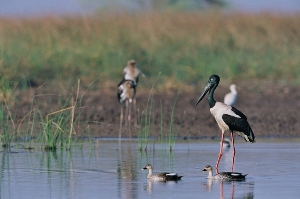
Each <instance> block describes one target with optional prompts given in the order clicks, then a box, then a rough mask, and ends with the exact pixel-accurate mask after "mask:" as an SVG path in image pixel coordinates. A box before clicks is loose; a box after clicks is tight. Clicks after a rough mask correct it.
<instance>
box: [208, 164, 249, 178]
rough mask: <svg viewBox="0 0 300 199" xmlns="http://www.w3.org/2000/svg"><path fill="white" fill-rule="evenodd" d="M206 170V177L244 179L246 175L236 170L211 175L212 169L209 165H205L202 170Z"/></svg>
mask: <svg viewBox="0 0 300 199" xmlns="http://www.w3.org/2000/svg"><path fill="white" fill-rule="evenodd" d="M205 171H207V172H208V176H207V178H208V179H215V180H245V178H246V175H248V174H242V173H237V172H220V173H218V174H216V175H213V169H212V167H211V166H210V165H206V166H205V167H204V169H203V170H202V172H205Z"/></svg>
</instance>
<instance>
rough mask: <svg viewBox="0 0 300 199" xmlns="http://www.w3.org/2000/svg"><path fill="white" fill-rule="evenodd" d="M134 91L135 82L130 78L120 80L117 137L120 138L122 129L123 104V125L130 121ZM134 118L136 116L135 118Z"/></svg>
mask: <svg viewBox="0 0 300 199" xmlns="http://www.w3.org/2000/svg"><path fill="white" fill-rule="evenodd" d="M135 93H136V83H135V81H132V80H122V81H121V82H120V83H119V85H118V100H119V102H120V104H121V113H120V132H119V138H121V131H122V121H123V104H124V103H125V104H126V114H125V115H126V117H127V118H126V119H125V125H127V122H128V123H129V125H130V122H131V104H132V102H133V100H134V98H135ZM135 119H136V118H135Z"/></svg>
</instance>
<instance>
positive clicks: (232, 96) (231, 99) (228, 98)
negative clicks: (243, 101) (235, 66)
mask: <svg viewBox="0 0 300 199" xmlns="http://www.w3.org/2000/svg"><path fill="white" fill-rule="evenodd" d="M229 88H230V93H227V94H226V95H225V97H224V104H227V105H229V106H233V105H234V104H235V103H236V100H237V92H236V85H235V84H231V85H230V87H229Z"/></svg>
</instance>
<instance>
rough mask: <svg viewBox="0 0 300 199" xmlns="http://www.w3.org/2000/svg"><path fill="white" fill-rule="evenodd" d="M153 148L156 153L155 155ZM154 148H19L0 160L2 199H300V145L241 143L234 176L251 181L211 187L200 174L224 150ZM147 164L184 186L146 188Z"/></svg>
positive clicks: (107, 143)
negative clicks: (172, 174) (242, 175)
mask: <svg viewBox="0 0 300 199" xmlns="http://www.w3.org/2000/svg"><path fill="white" fill-rule="evenodd" d="M154 148H155V149H154ZM166 148H167V145H165V144H163V145H159V144H155V145H154V144H150V145H148V152H147V153H145V152H139V151H138V150H137V143H136V141H122V143H121V145H119V143H118V141H113V140H98V142H97V144H95V145H94V146H91V145H90V144H88V143H87V144H84V145H83V148H79V147H73V148H72V150H71V151H65V150H62V151H57V152H56V153H53V152H41V151H38V150H37V151H33V152H29V151H25V150H23V149H20V148H18V147H17V146H15V147H13V148H12V149H11V151H1V153H0V188H1V189H0V191H1V192H0V196H1V198H298V197H299V195H300V180H299V177H300V174H299V172H298V171H299V166H300V159H299V155H300V142H298V141H282V140H281V141H280V142H279V141H278V140H276V141H272V140H264V141H263V142H257V143H255V144H249V143H244V142H242V141H238V142H237V143H236V160H235V161H236V163H235V171H237V172H242V173H247V174H248V176H247V178H246V180H245V181H240V182H238V181H235V182H226V181H209V180H207V179H206V176H207V173H202V172H201V170H202V169H203V167H204V166H205V165H207V164H211V165H212V166H213V167H214V165H215V163H216V160H217V155H218V150H219V143H218V141H214V142H212V141H210V142H203V141H197V142H192V143H191V142H190V143H188V142H183V143H176V145H175V149H174V151H173V152H169V151H168V150H166ZM147 163H151V164H153V165H154V173H155V172H160V171H174V172H177V173H179V174H180V175H183V176H184V177H183V178H182V180H181V181H178V182H168V183H161V182H152V183H151V182H148V181H147V179H146V176H147V171H142V170H141V168H143V167H144V166H145V165H146V164H147ZM230 168H231V150H229V151H224V155H223V158H222V160H221V163H220V166H219V171H230Z"/></svg>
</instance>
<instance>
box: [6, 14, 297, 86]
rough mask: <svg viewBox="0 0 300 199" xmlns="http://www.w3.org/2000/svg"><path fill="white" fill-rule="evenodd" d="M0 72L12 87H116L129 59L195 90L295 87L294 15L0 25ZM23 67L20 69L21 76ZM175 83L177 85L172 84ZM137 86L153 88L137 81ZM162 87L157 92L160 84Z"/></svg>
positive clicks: (165, 81)
mask: <svg viewBox="0 0 300 199" xmlns="http://www.w3.org/2000/svg"><path fill="white" fill-rule="evenodd" d="M0 35H1V37H0V40H1V41H0V43H1V45H0V49H1V54H0V56H1V58H0V59H1V62H2V71H1V73H3V74H5V75H6V78H8V79H9V80H12V81H19V80H20V79H31V80H35V81H37V82H38V83H39V84H42V83H45V82H52V83H53V82H54V84H57V82H60V83H61V84H63V85H66V86H68V85H74V84H76V81H77V79H81V82H82V85H88V84H90V83H91V82H94V85H95V87H96V88H99V87H101V85H107V84H108V85H112V83H106V82H113V83H116V84H117V82H118V81H119V79H120V78H121V75H122V69H123V67H124V66H125V64H126V62H127V60H128V59H132V58H133V59H136V60H137V63H138V64H139V65H140V68H142V70H143V71H144V73H146V74H147V76H148V78H147V81H149V80H151V79H152V80H154V79H155V77H156V76H157V74H158V73H159V72H161V76H162V78H161V80H160V82H159V83H160V84H161V85H169V86H170V87H174V84H175V87H176V85H177V84H179V85H182V84H183V85H188V86H190V85H192V86H195V85H197V83H198V82H199V81H203V80H204V79H206V78H207V77H208V76H209V75H210V74H212V73H217V74H219V75H221V76H222V77H223V79H228V80H233V79H241V78H243V79H248V80H249V79H268V80H276V81H287V82H295V81H296V82H299V76H300V72H299V70H298V68H299V65H300V57H299V54H300V14H293V15H282V14H269V13H260V14H241V13H233V14H223V13H219V12H203V13H199V12H198V13H197V12H195V13H193V12H192V13H184V12H181V13H175V12H164V13H157V12H153V13H134V14H132V13H131V14H130V13H121V14H108V13H105V14H100V15H97V16H93V17H81V16H74V17H51V16H48V17H44V18H38V19H0ZM20 69H22V70H20ZM177 82H179V83H177ZM141 85H142V86H141V87H140V88H142V87H144V88H151V85H152V83H149V84H148V83H147V82H146V81H141ZM158 87H161V86H158Z"/></svg>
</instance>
